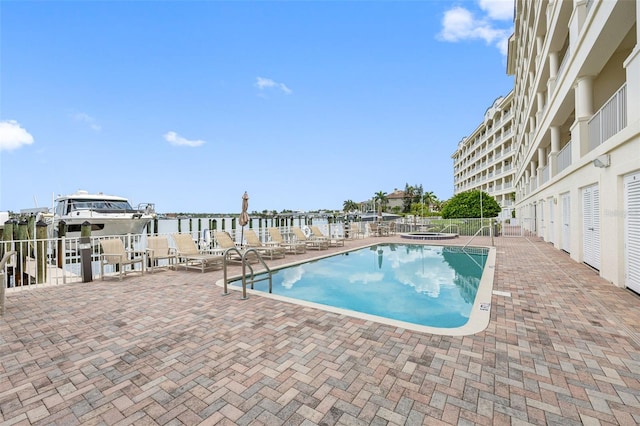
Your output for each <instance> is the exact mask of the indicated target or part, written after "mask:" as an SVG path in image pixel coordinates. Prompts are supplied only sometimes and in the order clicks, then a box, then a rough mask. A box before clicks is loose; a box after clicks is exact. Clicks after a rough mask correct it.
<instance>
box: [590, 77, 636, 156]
mask: <svg viewBox="0 0 640 426" xmlns="http://www.w3.org/2000/svg"><path fill="white" fill-rule="evenodd" d="M626 126H627V84H626V83H625V84H623V85H622V87H620V89H618V91H617V92H616V93H614V94H613V96H611V98H609V100H608V101H607V102H606V103H605V104H604V105H603V107H602V108H600V110H598V112H596V113H595V114H594V115H593V117H591V120H589V150H593V149H595V148H596V147H597V146H598V145H600V144H602V143H603V142H605V141H606V140H607V139H609V138H610V137H611V136H613V135H615V134H616V133H618V132H619V131H620V130H622V129H624V128H625V127H626Z"/></svg>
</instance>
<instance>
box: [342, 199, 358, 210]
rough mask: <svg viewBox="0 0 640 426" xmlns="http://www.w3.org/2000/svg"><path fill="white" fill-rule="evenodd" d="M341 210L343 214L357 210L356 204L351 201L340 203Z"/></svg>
mask: <svg viewBox="0 0 640 426" xmlns="http://www.w3.org/2000/svg"><path fill="white" fill-rule="evenodd" d="M342 210H343V211H345V212H351V211H355V210H358V203H356V202H355V201H353V200H347V201H345V202H344V203H342Z"/></svg>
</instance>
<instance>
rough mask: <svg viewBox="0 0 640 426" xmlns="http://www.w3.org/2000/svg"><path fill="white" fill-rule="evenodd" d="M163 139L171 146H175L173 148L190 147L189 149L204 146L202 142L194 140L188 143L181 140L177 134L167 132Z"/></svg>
mask: <svg viewBox="0 0 640 426" xmlns="http://www.w3.org/2000/svg"><path fill="white" fill-rule="evenodd" d="M164 139H165V140H166V141H167V142H169V143H170V144H171V145H175V146H191V147H196V146H200V145H204V143H205V142H204V141H203V140H199V139H198V140H194V141H190V140H188V139H185V138H183V137H182V136H180V135H179V134H177V133H176V132H167V133H165V135H164Z"/></svg>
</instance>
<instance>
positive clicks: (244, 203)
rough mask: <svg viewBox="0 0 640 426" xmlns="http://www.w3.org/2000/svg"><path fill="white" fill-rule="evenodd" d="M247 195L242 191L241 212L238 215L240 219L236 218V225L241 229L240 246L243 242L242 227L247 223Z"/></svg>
mask: <svg viewBox="0 0 640 426" xmlns="http://www.w3.org/2000/svg"><path fill="white" fill-rule="evenodd" d="M247 210H249V195H248V194H247V191H244V195H243V196H242V212H241V213H240V217H239V218H238V223H239V224H240V226H241V227H242V231H241V233H240V244H242V242H243V241H244V226H245V225H246V224H247V223H249V213H247Z"/></svg>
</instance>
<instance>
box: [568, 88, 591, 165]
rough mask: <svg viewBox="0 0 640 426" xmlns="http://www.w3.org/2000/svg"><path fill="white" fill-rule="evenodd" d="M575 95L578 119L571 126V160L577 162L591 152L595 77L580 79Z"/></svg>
mask: <svg viewBox="0 0 640 426" xmlns="http://www.w3.org/2000/svg"><path fill="white" fill-rule="evenodd" d="M574 95H575V105H576V119H575V121H574V123H573V125H572V126H571V141H572V143H571V158H572V160H577V159H579V158H582V157H583V156H584V155H585V154H586V153H587V152H589V151H590V147H589V120H590V119H591V117H592V116H593V77H592V76H584V77H580V78H578V80H577V82H576V85H575V86H574Z"/></svg>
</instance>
